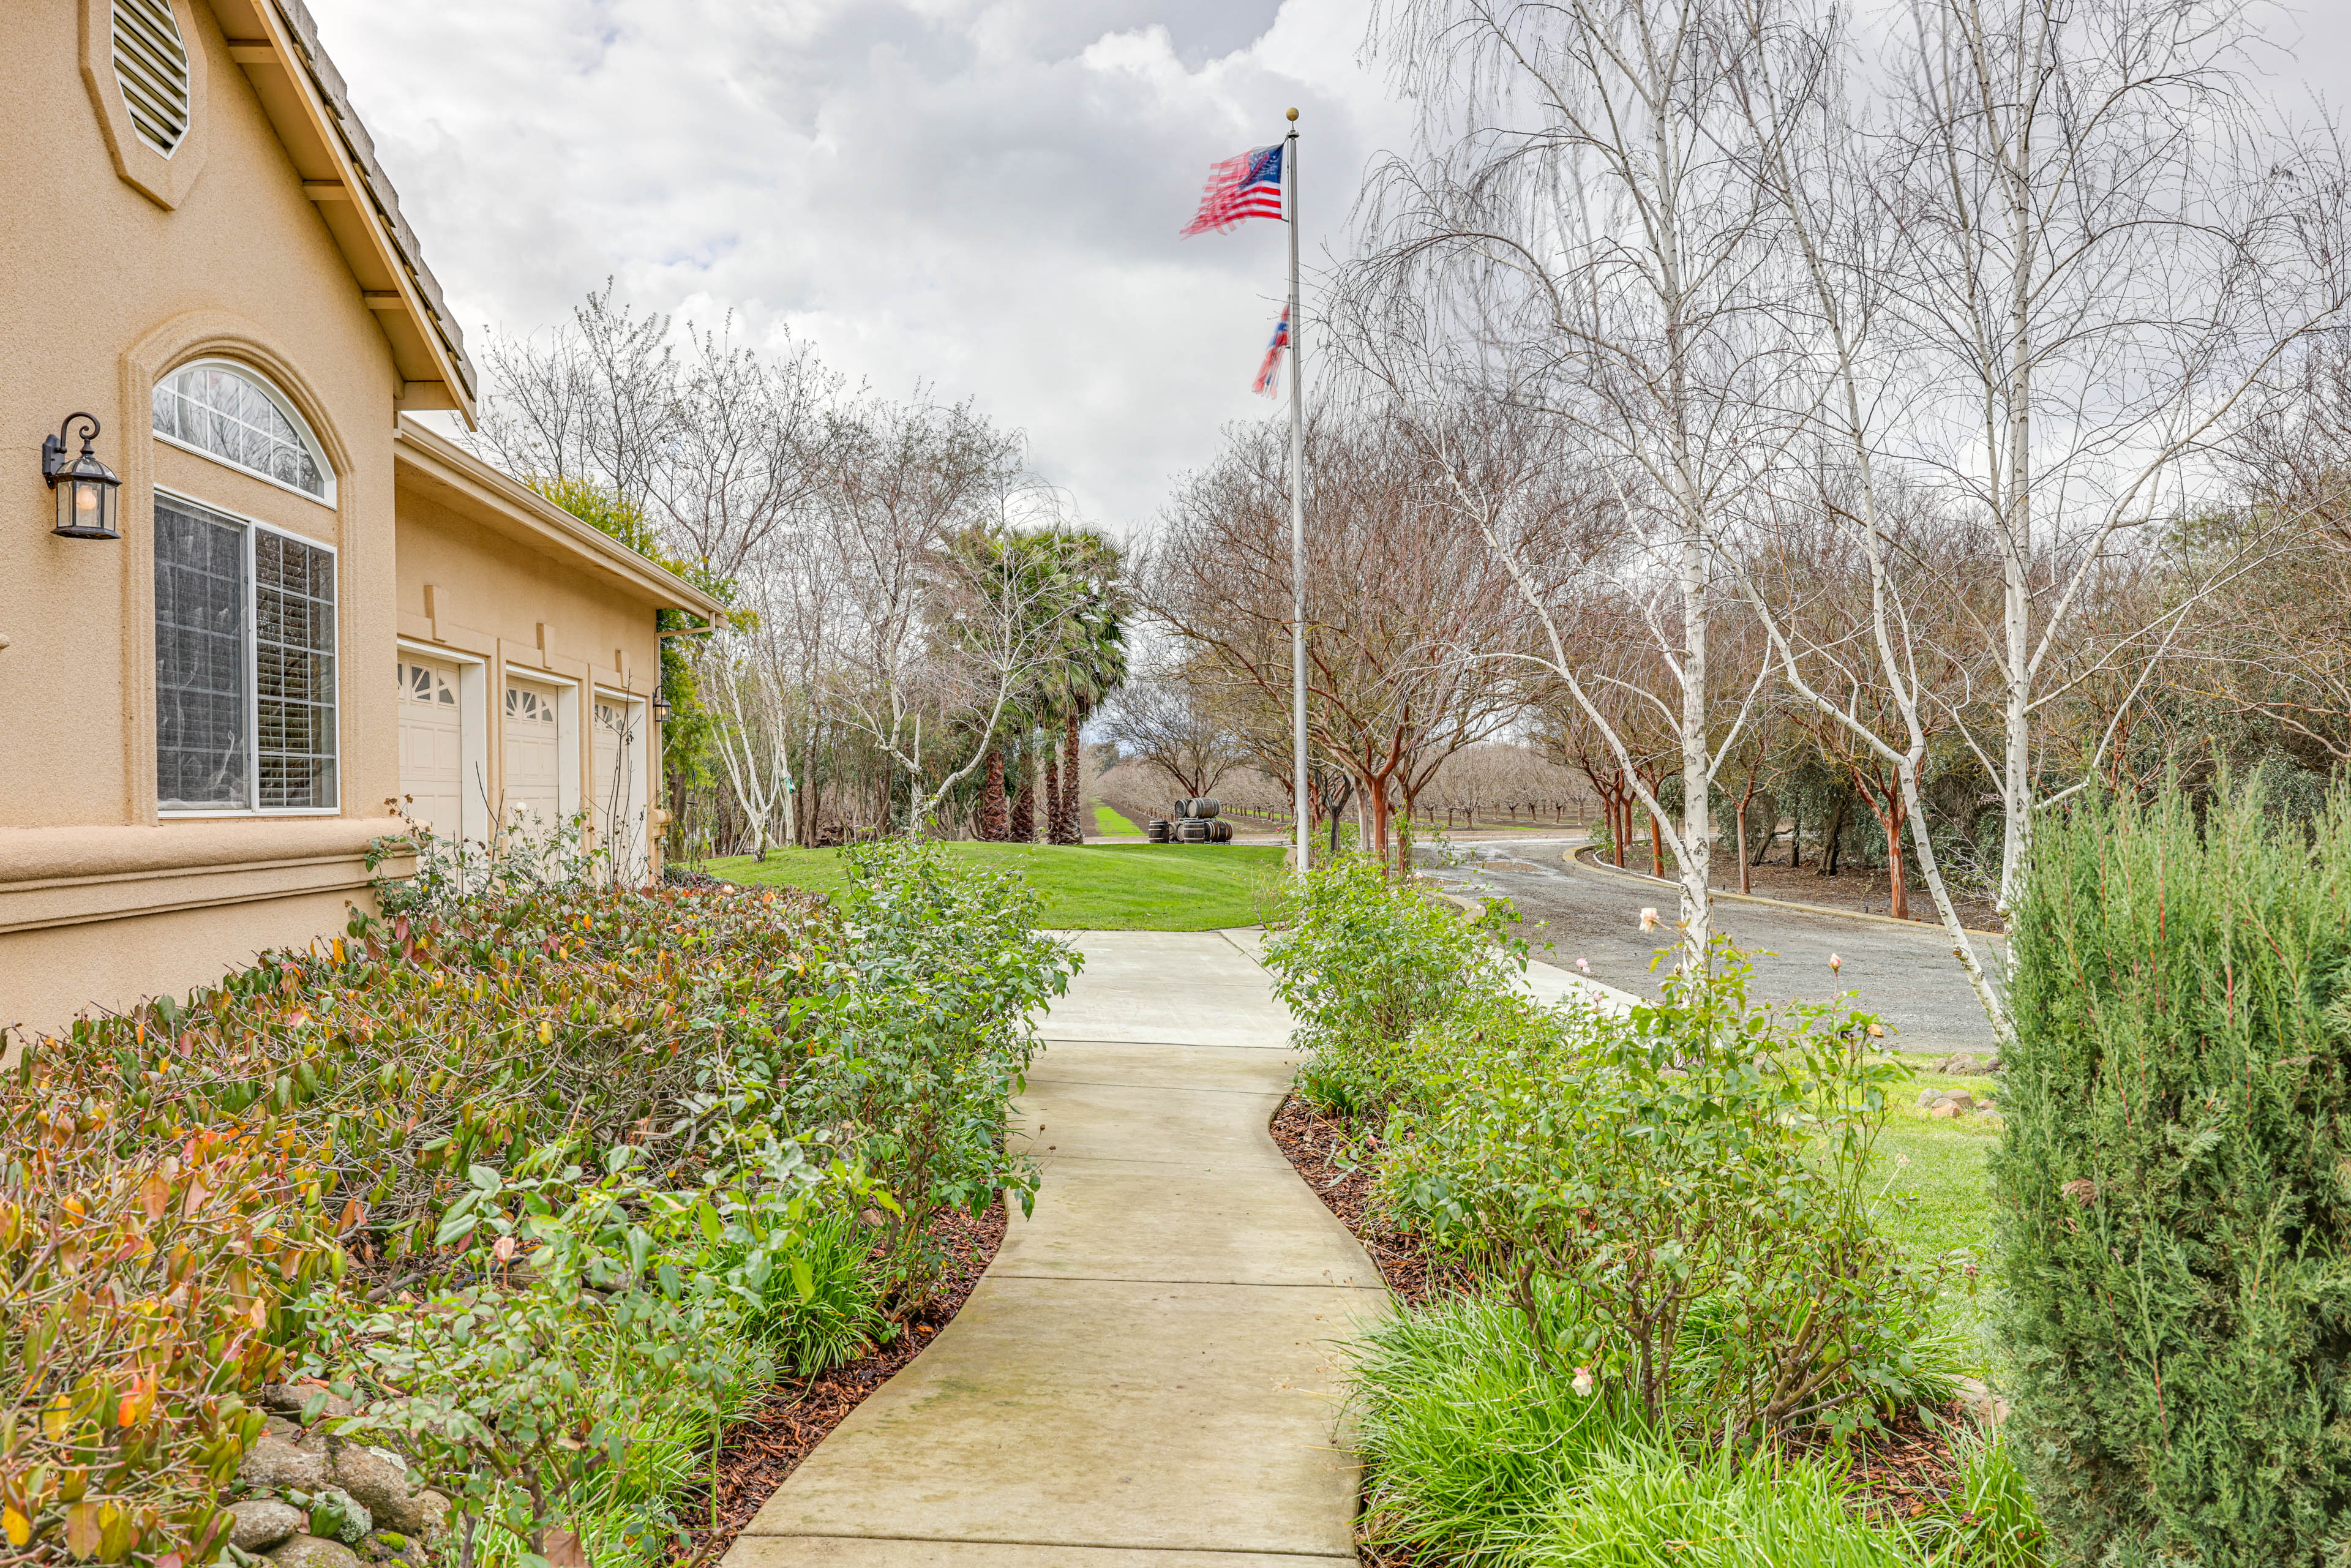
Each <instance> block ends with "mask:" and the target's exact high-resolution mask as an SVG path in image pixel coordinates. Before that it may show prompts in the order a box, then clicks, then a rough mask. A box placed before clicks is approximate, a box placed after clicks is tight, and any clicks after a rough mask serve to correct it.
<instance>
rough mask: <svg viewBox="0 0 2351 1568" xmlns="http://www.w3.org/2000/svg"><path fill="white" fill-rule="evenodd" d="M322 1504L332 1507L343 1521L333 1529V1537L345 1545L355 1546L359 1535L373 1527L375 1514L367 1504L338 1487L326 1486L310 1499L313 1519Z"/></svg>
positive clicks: (371, 1529) (358, 1540) (358, 1541)
mask: <svg viewBox="0 0 2351 1568" xmlns="http://www.w3.org/2000/svg"><path fill="white" fill-rule="evenodd" d="M322 1505H323V1506H325V1507H327V1508H329V1509H332V1510H333V1511H334V1512H335V1515H336V1517H338V1518H340V1520H341V1521H343V1522H342V1526H341V1528H340V1529H339V1530H337V1531H335V1539H336V1540H338V1541H340V1542H342V1543H343V1544H344V1545H346V1546H357V1545H358V1544H359V1543H360V1537H361V1536H363V1535H366V1534H368V1533H369V1532H370V1531H373V1530H374V1529H375V1515H374V1513H373V1512H372V1511H370V1509H369V1508H368V1506H367V1504H365V1503H363V1502H361V1501H360V1500H359V1499H357V1498H355V1497H353V1496H352V1495H351V1494H350V1493H349V1492H347V1491H345V1490H343V1489H342V1488H340V1487H328V1488H326V1489H324V1490H321V1491H320V1492H319V1494H318V1495H317V1496H316V1497H314V1498H312V1499H311V1500H310V1507H311V1510H312V1512H311V1515H310V1517H311V1518H312V1519H313V1520H315V1519H317V1518H318V1512H317V1511H318V1509H319V1507H320V1506H322Z"/></svg>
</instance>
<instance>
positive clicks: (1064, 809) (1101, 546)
mask: <svg viewBox="0 0 2351 1568" xmlns="http://www.w3.org/2000/svg"><path fill="white" fill-rule="evenodd" d="M1046 538H1049V539H1050V541H1051V543H1050V548H1051V549H1052V551H1053V553H1054V555H1055V557H1056V558H1057V559H1056V561H1055V566H1056V570H1059V571H1060V572H1061V575H1062V578H1063V580H1064V581H1065V582H1066V583H1067V584H1068V592H1067V593H1066V594H1065V595H1057V596H1056V597H1057V598H1059V599H1060V600H1061V603H1062V604H1063V605H1064V606H1065V608H1064V610H1063V612H1062V613H1063V617H1064V621H1065V623H1066V625H1065V632H1064V643H1063V645H1064V647H1065V648H1066V650H1067V657H1066V658H1064V659H1063V660H1062V661H1061V664H1059V665H1058V666H1057V667H1056V668H1055V670H1054V673H1053V674H1052V676H1051V678H1050V681H1049V682H1048V683H1047V685H1046V689H1045V691H1044V692H1043V693H1042V694H1040V695H1042V697H1043V701H1042V702H1041V703H1040V707H1041V708H1042V709H1043V716H1045V717H1046V718H1047V720H1048V722H1049V725H1050V721H1052V720H1059V725H1058V727H1059V728H1060V730H1061V757H1060V758H1058V759H1053V760H1049V761H1048V762H1047V764H1046V767H1047V781H1048V784H1049V787H1050V789H1049V794H1050V810H1049V815H1048V820H1047V831H1046V837H1047V839H1048V840H1049V841H1051V842H1053V843H1057V844H1079V843H1083V842H1084V841H1085V837H1084V835H1083V833H1082V832H1081V831H1080V827H1079V817H1078V810H1079V804H1080V802H1079V798H1078V796H1079V789H1080V788H1081V780H1082V779H1083V778H1084V772H1083V769H1082V768H1081V767H1080V765H1079V759H1078V731H1079V728H1080V727H1081V726H1082V725H1083V724H1084V723H1085V721H1086V720H1087V718H1088V717H1090V716H1092V714H1093V711H1094V710H1095V709H1096V708H1098V707H1100V706H1102V703H1103V702H1104V701H1105V700H1106V699H1107V698H1108V697H1109V696H1110V695H1111V694H1112V693H1113V692H1114V691H1116V690H1117V689H1118V688H1119V687H1120V686H1122V685H1125V683H1126V625H1127V620H1128V617H1129V615H1130V613H1131V612H1132V610H1133V600H1132V597H1131V596H1130V594H1129V592H1128V591H1127V585H1126V580H1125V578H1124V576H1123V568H1124V565H1125V562H1124V560H1123V558H1122V557H1121V555H1120V554H1119V549H1118V547H1117V546H1116V545H1114V544H1113V543H1112V542H1111V541H1110V540H1109V539H1108V538H1104V537H1103V536H1102V535H1101V534H1099V533H1096V532H1093V531H1092V530H1091V529H1084V530H1079V531H1076V532H1071V533H1054V534H1051V535H1048V536H1046ZM1054 760H1058V762H1059V767H1058V768H1057V767H1055V766H1054ZM1056 773H1058V774H1059V776H1060V777H1059V779H1058V781H1056V780H1055V779H1054V775H1055V774H1056ZM1056 783H1057V785H1058V787H1051V786H1055V785H1056Z"/></svg>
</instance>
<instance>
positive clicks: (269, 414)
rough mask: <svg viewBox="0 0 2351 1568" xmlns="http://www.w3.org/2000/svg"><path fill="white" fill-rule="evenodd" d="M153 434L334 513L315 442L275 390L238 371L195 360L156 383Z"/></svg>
mask: <svg viewBox="0 0 2351 1568" xmlns="http://www.w3.org/2000/svg"><path fill="white" fill-rule="evenodd" d="M155 434H157V435H159V436H161V437H162V438H163V439H164V440H165V441H169V442H171V443H172V444H174V445H178V446H184V447H186V448H188V449H189V450H190V451H192V452H201V453H203V454H204V455H205V456H207V457H216V458H218V459H219V460H220V461H222V462H223V463H225V464H227V465H229V466H230V467H232V468H242V469H243V470H245V472H246V473H248V474H252V475H256V476H259V477H261V478H264V479H266V480H268V481H269V482H270V483H271V484H273V485H283V486H285V487H286V488H287V489H289V490H295V491H298V492H299V493H301V494H302V495H305V496H309V497H313V498H315V499H318V500H320V501H324V502H327V503H328V504H329V505H330V506H331V505H332V504H333V503H334V499H335V480H334V476H333V475H332V474H331V473H329V471H328V468H327V460H326V456H325V455H324V454H323V453H321V452H320V451H319V443H318V441H317V439H316V438H315V437H314V436H312V435H311V434H310V431H309V427H308V425H305V424H304V423H302V420H301V416H300V415H298V414H297V413H295V412H294V409H293V405H292V404H290V403H288V402H287V401H286V399H285V398H284V397H283V396H282V395H280V394H279V392H278V391H277V388H275V387H273V386H271V385H270V384H269V383H268V382H265V381H263V380H262V379H261V378H260V377H259V376H257V375H256V374H254V372H252V371H248V370H246V369H245V368H244V367H243V366H241V365H233V364H230V363H228V362H226V361H222V360H198V361H196V362H195V363H193V364H189V365H182V366H181V367H180V368H179V369H178V370H176V371H172V373H171V374H170V375H168V376H165V377H164V378H163V379H162V381H160V382H156V383H155Z"/></svg>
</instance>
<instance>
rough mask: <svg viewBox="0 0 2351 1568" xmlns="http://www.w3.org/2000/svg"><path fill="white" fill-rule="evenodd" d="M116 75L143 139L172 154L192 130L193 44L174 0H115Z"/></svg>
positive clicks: (132, 124) (164, 154)
mask: <svg viewBox="0 0 2351 1568" xmlns="http://www.w3.org/2000/svg"><path fill="white" fill-rule="evenodd" d="M114 79H115V80H116V81H119V82H120V83H121V84H122V101H123V103H124V104H125V105H126V106H127V107H128V108H129V109H130V110H131V126H132V127H133V128H134V129H135V130H137V131H138V132H139V140H140V141H144V142H145V143H147V145H148V146H150V147H152V148H153V149H154V150H155V151H156V152H161V153H162V154H163V156H165V157H166V158H168V157H170V156H171V155H172V149H173V148H175V147H177V146H178V145H179V144H180V138H182V137H183V136H185V135H186V134H187V133H188V48H187V46H186V45H185V44H183V43H182V42H181V41H180V24H179V23H178V22H177V21H176V20H175V19H174V18H173V17H172V0H114Z"/></svg>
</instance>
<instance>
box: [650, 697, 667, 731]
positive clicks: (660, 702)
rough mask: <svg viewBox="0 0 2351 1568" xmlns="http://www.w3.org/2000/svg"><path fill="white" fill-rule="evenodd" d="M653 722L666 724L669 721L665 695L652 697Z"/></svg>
mask: <svg viewBox="0 0 2351 1568" xmlns="http://www.w3.org/2000/svg"><path fill="white" fill-rule="evenodd" d="M653 722H654V723H655V724H667V723H668V722H669V699H668V698H667V697H655V698H653Z"/></svg>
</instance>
